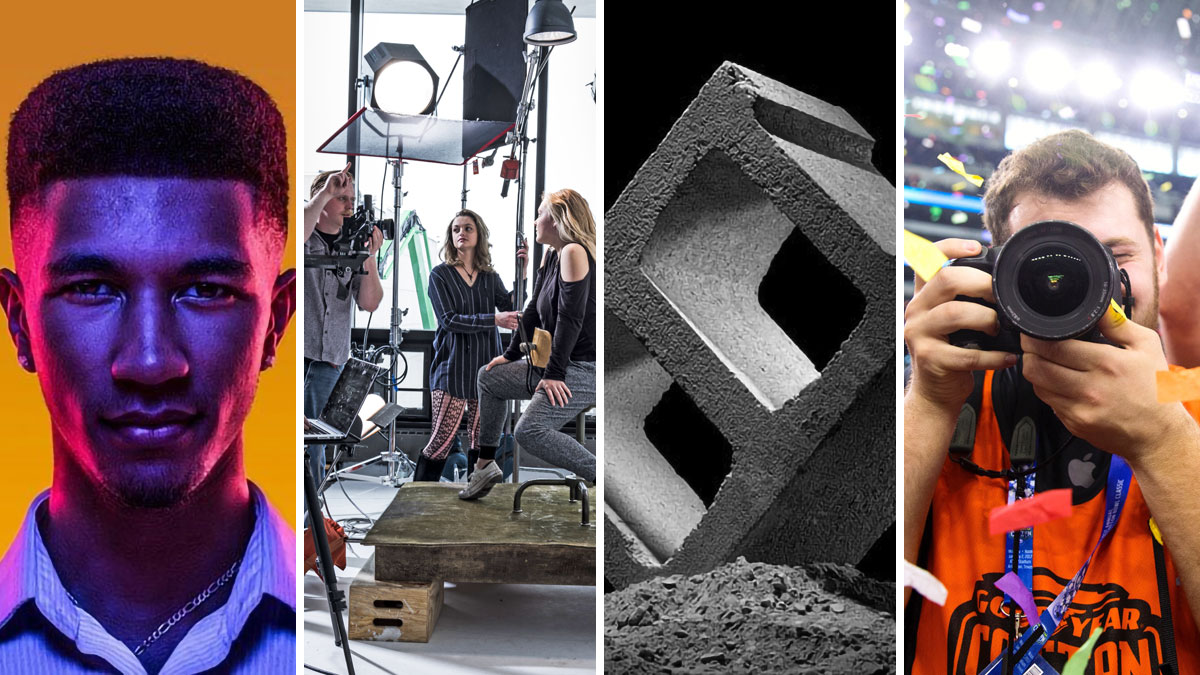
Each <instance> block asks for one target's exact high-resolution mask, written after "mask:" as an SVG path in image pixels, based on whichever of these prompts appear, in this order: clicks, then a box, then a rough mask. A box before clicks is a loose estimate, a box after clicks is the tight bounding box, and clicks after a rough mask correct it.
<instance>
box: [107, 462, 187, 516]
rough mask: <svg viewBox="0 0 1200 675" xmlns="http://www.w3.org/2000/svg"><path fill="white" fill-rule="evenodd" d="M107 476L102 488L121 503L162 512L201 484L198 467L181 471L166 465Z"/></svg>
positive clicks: (177, 503) (181, 501) (140, 468)
mask: <svg viewBox="0 0 1200 675" xmlns="http://www.w3.org/2000/svg"><path fill="white" fill-rule="evenodd" d="M130 469H132V470H130V471H122V472H121V473H120V474H118V475H115V476H111V477H109V479H108V480H106V481H105V482H104V487H105V488H106V489H107V490H108V491H109V492H110V493H111V494H112V495H113V496H114V497H116V498H117V499H118V500H119V501H120V502H121V503H122V504H124V505H125V506H129V507H132V508H138V509H165V508H169V507H172V506H177V505H179V504H181V503H183V502H184V501H186V500H187V499H188V498H189V497H190V496H191V495H192V494H193V493H194V492H195V490H196V487H197V486H198V485H199V484H200V482H201V477H200V475H199V474H200V467H199V466H198V465H191V466H189V467H188V468H187V469H186V470H184V471H179V470H176V469H173V468H172V467H169V466H153V467H130Z"/></svg>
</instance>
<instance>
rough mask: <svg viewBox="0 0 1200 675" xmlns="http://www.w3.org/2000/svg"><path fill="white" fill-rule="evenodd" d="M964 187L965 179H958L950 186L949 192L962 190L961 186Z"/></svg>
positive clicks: (965, 185)
mask: <svg viewBox="0 0 1200 675" xmlns="http://www.w3.org/2000/svg"><path fill="white" fill-rule="evenodd" d="M965 187H967V182H966V181H965V180H960V181H958V182H957V183H955V184H954V185H951V186H950V191H951V192H962V191H963V188H965Z"/></svg>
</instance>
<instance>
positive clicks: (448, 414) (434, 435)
mask: <svg viewBox="0 0 1200 675" xmlns="http://www.w3.org/2000/svg"><path fill="white" fill-rule="evenodd" d="M429 398H430V399H431V400H432V406H433V416H432V419H433V428H432V429H431V430H430V433H429V445H426V446H425V449H424V450H422V451H421V454H422V455H425V456H426V457H428V458H429V459H433V460H444V459H446V456H447V455H449V454H450V446H451V445H453V444H454V437H455V435H457V434H458V425H459V422H461V421H462V417H463V412H464V411H465V412H466V415H467V420H468V426H469V431H468V438H469V440H470V441H471V444H470V445H469V446H467V447H468V448H478V447H479V401H478V400H477V399H473V398H470V399H463V398H454V397H453V396H451V395H450V394H449V393H448V392H445V391H442V390H440V389H434V390H433V391H431V392H429Z"/></svg>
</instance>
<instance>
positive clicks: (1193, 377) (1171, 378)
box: [1154, 368, 1200, 403]
mask: <svg viewBox="0 0 1200 675" xmlns="http://www.w3.org/2000/svg"><path fill="white" fill-rule="evenodd" d="M1154 376H1155V379H1156V383H1155V384H1157V385H1158V402H1159V403H1175V402H1177V401H1195V400H1197V399H1200V368H1189V369H1187V370H1176V371H1169V370H1160V371H1158V372H1157V373H1155V374H1154Z"/></svg>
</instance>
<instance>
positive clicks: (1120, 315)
mask: <svg viewBox="0 0 1200 675" xmlns="http://www.w3.org/2000/svg"><path fill="white" fill-rule="evenodd" d="M1108 313H1109V314H1110V315H1111V316H1112V320H1113V325H1114V326H1120V325H1121V324H1123V323H1125V322H1126V321H1127V319H1126V317H1125V311H1124V310H1122V309H1121V306H1120V305H1118V304H1117V300H1116V298H1113V299H1112V300H1109V301H1108Z"/></svg>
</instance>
